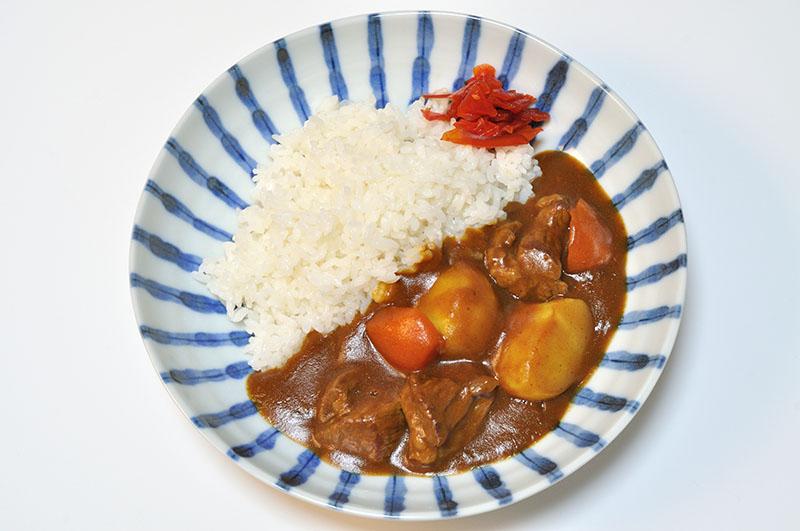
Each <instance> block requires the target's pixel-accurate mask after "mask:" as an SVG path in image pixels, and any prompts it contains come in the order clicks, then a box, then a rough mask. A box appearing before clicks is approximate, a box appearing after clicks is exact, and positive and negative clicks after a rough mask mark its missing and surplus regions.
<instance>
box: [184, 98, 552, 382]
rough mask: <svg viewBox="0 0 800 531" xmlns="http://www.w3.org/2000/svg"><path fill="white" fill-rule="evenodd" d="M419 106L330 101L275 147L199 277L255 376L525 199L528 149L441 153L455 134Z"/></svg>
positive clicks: (534, 172)
mask: <svg viewBox="0 0 800 531" xmlns="http://www.w3.org/2000/svg"><path fill="white" fill-rule="evenodd" d="M420 108H421V103H420V102H416V103H414V104H413V105H411V107H410V108H409V109H408V110H405V111H404V110H401V109H399V108H397V107H394V106H392V105H388V106H387V107H386V108H385V109H381V110H376V109H375V108H374V102H370V101H368V102H363V103H346V104H339V103H338V102H337V101H336V98H331V100H329V101H326V102H325V103H324V104H323V106H322V107H321V108H320V109H319V110H318V111H317V113H316V114H314V116H312V117H311V118H310V119H309V120H308V121H307V122H306V124H305V125H304V126H303V128H302V129H298V130H295V131H292V132H290V133H286V134H284V135H280V136H277V137H276V140H277V141H278V144H276V145H273V146H272V147H271V148H270V150H269V153H268V159H269V160H268V162H267V164H265V165H260V166H259V167H258V169H257V170H256V173H255V181H256V186H255V189H254V191H253V196H252V205H251V206H250V207H248V208H246V209H244V210H243V211H241V212H240V214H239V219H238V226H237V229H236V233H235V235H234V239H233V242H231V243H226V244H225V245H224V254H223V255H222V256H221V257H216V258H207V259H206V260H204V261H203V264H202V266H201V267H200V271H199V278H200V280H201V281H203V282H205V283H206V284H207V286H208V288H209V290H211V292H212V293H213V294H215V295H216V296H218V297H219V298H220V299H222V300H223V301H224V302H225V305H226V308H227V310H228V317H229V318H230V319H231V320H233V321H236V322H240V321H241V322H242V323H243V324H244V326H245V328H246V329H247V331H248V332H250V333H252V334H253V337H252V338H251V340H250V343H249V344H248V345H247V347H246V351H247V352H248V353H249V354H251V355H252V359H251V361H250V364H251V365H252V366H253V368H254V369H257V370H258V369H266V368H271V367H278V366H280V365H282V364H283V363H284V362H285V361H286V360H287V359H288V358H289V357H290V356H291V355H292V354H293V353H294V352H296V351H297V350H298V349H299V348H300V346H301V344H302V341H303V338H304V337H305V335H306V334H307V333H308V332H309V331H311V330H317V331H318V332H321V333H323V334H324V333H328V332H330V331H332V330H333V329H334V328H336V327H337V326H339V325H343V324H346V323H348V322H350V321H351V320H352V319H353V317H355V315H356V313H357V312H359V311H364V310H365V309H366V307H367V306H368V305H369V302H370V294H371V292H372V291H373V289H374V288H375V287H376V285H377V283H378V282H386V283H391V282H394V281H395V280H397V278H398V277H397V275H396V272H397V271H401V270H403V269H407V268H409V267H411V266H412V265H414V264H415V263H416V262H418V261H419V259H420V251H421V249H422V248H424V246H426V245H437V246H438V245H440V244H441V243H442V241H443V239H444V238H445V237H446V236H459V235H461V234H462V233H463V232H464V230H465V229H467V228H468V227H479V226H482V225H486V224H488V223H492V222H494V221H495V220H498V219H503V218H504V217H505V214H504V212H503V207H504V206H505V205H506V204H507V203H508V202H510V201H525V200H526V199H527V198H528V197H530V195H531V194H532V191H531V186H530V180H531V179H532V178H533V177H536V176H538V175H539V174H540V173H541V172H540V170H539V168H538V166H537V164H536V160H535V159H534V158H533V148H532V147H530V146H528V145H524V146H518V147H514V148H502V149H497V150H496V153H492V152H490V151H488V150H486V149H478V148H473V147H469V146H459V145H456V144H453V143H450V142H445V141H442V140H440V137H441V135H442V133H443V132H444V131H445V130H447V129H448V128H449V127H450V125H449V124H447V123H445V122H430V121H428V120H426V119H425V118H424V117H423V116H422V115H421V113H420Z"/></svg>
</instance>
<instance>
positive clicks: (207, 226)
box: [144, 179, 233, 242]
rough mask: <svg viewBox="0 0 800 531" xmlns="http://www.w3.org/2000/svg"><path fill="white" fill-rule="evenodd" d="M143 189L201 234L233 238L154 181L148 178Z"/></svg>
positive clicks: (222, 238)
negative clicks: (193, 211)
mask: <svg viewBox="0 0 800 531" xmlns="http://www.w3.org/2000/svg"><path fill="white" fill-rule="evenodd" d="M144 189H145V191H147V192H150V193H151V194H153V195H154V196H156V198H158V200H159V201H161V204H162V205H163V206H164V208H165V209H166V210H167V212H169V213H170V214H173V215H174V216H175V217H177V218H178V219H181V220H183V221H185V222H187V223H189V224H190V225H191V226H192V227H194V228H195V229H197V230H199V231H200V232H202V233H203V234H207V235H208V236H211V237H212V238H214V239H215V240H219V241H223V242H224V241H229V240H231V239H232V238H233V235H232V234H231V233H230V232H227V231H224V230H222V229H220V228H219V227H216V226H214V225H212V224H211V223H208V222H207V221H203V220H202V219H200V218H198V217H197V216H195V215H194V214H192V211H191V210H189V208H188V207H187V206H186V205H184V204H183V203H181V202H180V201H179V200H178V199H177V198H176V197H175V196H173V195H171V194H168V193H166V192H164V190H162V189H161V187H160V186H158V185H157V184H156V183H155V182H154V181H151V180H149V179H148V181H147V184H146V185H145V187H144Z"/></svg>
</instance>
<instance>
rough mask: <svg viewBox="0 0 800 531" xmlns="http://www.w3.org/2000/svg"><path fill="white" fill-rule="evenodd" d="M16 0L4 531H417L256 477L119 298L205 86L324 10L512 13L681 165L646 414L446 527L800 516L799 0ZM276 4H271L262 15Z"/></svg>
mask: <svg viewBox="0 0 800 531" xmlns="http://www.w3.org/2000/svg"><path fill="white" fill-rule="evenodd" d="M108 4H109V5H107V2H101V1H97V2H86V1H72V2H63V3H56V2H48V3H43V2H42V3H40V2H29V1H8V0H6V1H3V2H2V5H0V67H2V82H1V83H0V124H2V125H1V126H0V182H1V183H2V189H1V191H0V227H1V228H2V244H3V246H2V251H0V255H1V256H2V260H0V286H2V290H0V297H2V304H0V329H1V330H2V334H1V335H0V341H2V342H1V343H0V352H1V353H2V355H0V375H1V377H2V380H1V381H0V398H1V399H0V422H2V424H0V425H1V426H2V436H1V437H0V529H4V530H6V529H7V530H14V529H80V530H90V529H102V530H110V529H193V530H200V529H215V530H217V529H271V530H277V529H351V528H352V529H373V530H381V529H399V528H401V527H404V528H411V527H413V528H414V529H427V528H428V525H427V524H412V525H404V524H403V523H398V522H377V521H371V520H362V519H359V518H355V517H352V516H348V515H345V514H337V513H335V512H333V511H330V510H324V509H320V508H317V507H314V506H311V505H309V504H306V503H304V502H301V501H298V500H296V499H294V498H291V497H290V496H287V495H286V494H283V493H281V492H279V491H277V490H275V489H273V488H270V487H268V486H266V485H263V484H261V483H259V482H258V481H257V480H255V479H253V478H251V477H250V476H249V475H248V474H247V473H245V472H244V471H242V470H240V469H239V468H238V467H236V466H234V465H233V464H232V463H231V461H230V459H228V458H227V457H225V456H224V455H222V454H220V453H218V452H217V451H216V450H214V449H213V448H212V447H211V446H210V445H209V444H208V443H207V442H206V441H205V440H204V439H203V438H202V437H201V436H200V435H199V433H198V432H197V430H196V429H195V428H194V427H193V426H192V425H191V424H190V423H189V422H188V421H187V420H186V419H185V418H183V417H182V415H181V414H180V412H179V411H178V409H177V408H176V407H175V405H174V404H173V403H172V401H171V400H170V398H169V396H168V395H167V393H166V391H165V390H164V388H163V386H162V384H161V382H160V381H159V378H158V377H157V376H156V374H155V372H154V371H153V369H152V368H151V366H150V362H149V361H148V359H147V356H146V354H145V351H144V348H143V346H142V341H141V339H140V338H139V334H138V331H137V327H136V324H135V322H134V319H133V313H132V310H131V303H130V296H129V292H128V245H129V243H128V242H129V237H130V231H131V224H132V219H133V212H134V207H135V205H136V201H137V199H138V197H139V194H140V192H141V190H142V187H143V185H144V181H145V178H146V175H147V172H148V171H149V169H150V166H151V164H152V162H153V160H154V158H155V156H156V154H157V153H158V151H159V150H160V149H161V147H162V145H163V142H164V139H165V138H166V137H167V135H168V133H169V131H170V130H171V128H172V127H173V125H174V124H175V122H176V121H177V119H178V117H179V116H180V115H181V114H182V113H183V111H184V109H185V108H186V107H187V106H188V105H189V104H190V103H191V101H192V100H193V98H194V97H195V95H196V94H198V93H199V92H200V91H201V90H202V89H203V87H205V85H206V84H207V83H209V82H210V81H211V80H212V79H213V78H214V77H215V76H216V75H217V74H218V73H220V72H222V71H224V69H226V68H227V67H228V66H229V65H230V64H232V63H233V62H235V61H236V60H238V59H239V58H240V57H242V56H244V55H245V54H247V53H249V52H251V51H252V50H254V49H256V48H257V47H259V46H261V45H263V44H265V43H268V42H270V41H272V40H273V39H275V38H278V37H280V36H282V35H284V34H286V33H288V32H291V31H294V30H297V29H301V28H303V27H306V26H309V25H312V24H318V23H321V22H324V21H326V20H329V19H332V18H338V17H341V16H345V15H350V14H357V13H362V12H367V11H381V10H393V9H404V8H406V9H407V8H427V9H449V10H458V11H465V12H472V13H475V14H478V15H482V16H486V17H490V18H495V19H499V20H504V21H508V22H510V23H512V24H515V25H517V26H519V27H522V28H524V29H526V30H528V31H530V32H532V33H534V34H537V35H539V36H540V37H542V38H544V39H545V40H547V41H550V42H552V43H554V44H555V45H557V46H559V47H561V48H562V49H563V50H565V51H566V52H567V53H569V54H571V55H572V56H573V57H575V58H576V59H577V60H578V61H581V62H582V63H584V64H585V65H587V66H588V67H589V68H590V69H592V70H593V71H594V72H595V73H597V74H598V75H599V76H600V77H602V78H603V79H604V80H605V81H606V82H607V83H608V84H609V85H610V86H612V87H613V88H614V89H615V90H616V91H617V92H618V93H619V94H620V95H621V96H622V97H623V98H624V99H625V100H626V101H627V102H628V103H629V104H630V106H631V107H632V108H633V109H634V110H635V111H636V112H637V113H638V114H639V116H640V118H641V119H642V120H643V121H644V122H645V123H646V124H647V126H648V127H649V129H650V131H651V132H652V134H653V136H654V137H655V138H656V140H657V141H658V143H659V145H660V147H661V149H662V150H663V151H664V153H665V156H666V159H667V161H668V162H669V164H670V168H671V169H672V173H673V175H674V177H675V180H676V182H677V186H678V189H679V191H680V195H681V199H682V200H683V209H684V214H685V217H686V225H687V230H688V236H689V249H690V251H689V256H690V257H689V290H688V298H687V302H686V306H685V316H684V321H683V325H682V328H681V333H680V337H679V339H678V342H677V345H676V348H675V351H674V354H673V356H672V359H671V360H670V363H669V364H668V366H667V368H666V370H665V372H664V374H663V376H662V378H661V381H660V382H659V383H658V385H657V386H656V389H655V391H654V392H653V394H652V396H651V397H650V399H649V400H648V401H647V403H646V404H645V406H644V407H643V409H642V411H641V412H640V413H639V415H638V416H637V417H636V419H635V420H634V421H633V423H632V424H631V425H630V426H629V427H628V428H627V429H626V430H625V431H624V432H623V433H622V435H621V436H620V437H619V438H618V439H617V440H616V441H614V443H613V444H611V445H610V447H609V448H608V449H607V450H605V451H603V452H602V453H601V454H600V455H598V456H597V457H596V458H595V459H594V460H592V461H591V462H590V463H589V464H588V465H586V466H585V467H584V468H583V469H581V470H580V471H578V472H577V473H575V474H574V475H572V476H570V477H569V478H567V479H565V480H564V481H562V482H560V483H558V484H557V485H555V486H554V487H552V488H551V489H549V490H547V491H545V492H543V493H541V494H539V495H537V496H535V497H534V498H532V499H529V500H527V501H524V502H521V503H519V504H516V505H513V506H511V507H508V508H505V509H502V510H500V511H496V512H493V513H489V514H485V515H482V516H478V517H473V518H468V519H465V520H457V521H450V522H444V523H442V522H440V523H436V524H431V525H430V527H431V528H435V529H451V530H459V531H461V530H464V529H537V530H546V529H586V528H593V529H615V530H622V529H646V528H649V529H723V528H724V529H770V530H779V529H800V502H798V481H799V480H800V478H799V477H798V476H800V458H799V457H798V455H800V454H798V451H800V449H798V443H800V341H799V340H798V338H800V334H799V332H800V310H798V296H800V290H799V289H798V280H797V273H796V271H797V268H798V265H799V264H800V253H799V252H798V247H799V245H798V240H799V239H800V238H799V237H798V234H799V231H800V222H798V213H800V208H798V206H797V202H798V194H800V184H798V183H800V175H799V173H800V172H798V169H797V151H798V147H797V146H798V144H797V139H798V136H800V135H798V127H799V126H800V112H798V98H800V74H798V59H797V55H796V54H797V53H798V51H800V38H799V37H798V29H797V22H798V20H800V8H798V6H799V5H800V4H798V3H797V2H795V1H792V0H787V1H784V2H781V1H761V2H747V3H746V4H745V3H741V4H740V3H738V2H729V1H717V2H714V1H706V2H701V1H697V0H694V1H692V0H672V1H670V2H634V1H631V2H622V1H617V0H606V1H603V2H583V3H581V2H576V1H572V0H569V1H559V2H536V1H534V0H527V1H525V2H507V1H503V0H492V1H489V2H486V1H483V2H482V1H471V0H462V1H459V2H456V1H448V2H445V1H440V2H436V1H429V2H418V1H410V0H409V1H385V2H368V1H359V2H356V1H353V2H332V1H328V2H319V4H318V5H311V4H307V3H305V2H299V1H298V2H280V3H279V2H270V1H268V0H260V1H250V2H225V3H224V4H225V5H223V2H198V1H188V0H185V1H180V2H167V1H163V0H162V1H150V0H140V1H138V2H125V3H118V4H116V5H110V4H111V3H108ZM273 5H276V6H280V7H277V8H276V7H271V6H273Z"/></svg>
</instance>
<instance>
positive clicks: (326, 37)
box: [319, 24, 348, 101]
mask: <svg viewBox="0 0 800 531" xmlns="http://www.w3.org/2000/svg"><path fill="white" fill-rule="evenodd" d="M319 40H320V41H321V42H322V51H323V55H324V56H325V65H326V66H327V67H328V81H329V82H330V84H331V93H333V94H336V96H337V97H338V98H339V101H343V100H346V99H347V98H348V93H347V83H345V81H344V76H342V66H341V64H340V63H339V52H338V50H337V49H336V38H335V37H334V35H333V27H332V26H331V25H330V24H322V25H321V26H320V27H319Z"/></svg>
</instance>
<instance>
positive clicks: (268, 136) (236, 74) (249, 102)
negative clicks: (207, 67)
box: [228, 65, 279, 144]
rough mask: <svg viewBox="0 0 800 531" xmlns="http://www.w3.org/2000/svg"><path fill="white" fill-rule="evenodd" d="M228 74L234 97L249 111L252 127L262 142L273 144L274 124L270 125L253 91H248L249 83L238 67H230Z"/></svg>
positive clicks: (268, 118) (270, 122)
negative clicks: (234, 93) (233, 89)
mask: <svg viewBox="0 0 800 531" xmlns="http://www.w3.org/2000/svg"><path fill="white" fill-rule="evenodd" d="M228 74H230V76H231V77H232V78H233V80H234V82H235V85H236V95H237V96H239V100H240V101H241V102H242V103H243V104H244V106H245V107H247V110H248V111H250V117H251V118H252V119H253V125H255V126H256V129H258V132H259V133H261V136H262V137H264V140H266V141H267V142H269V143H270V144H274V143H275V139H274V138H272V135H277V134H279V132H278V129H277V128H276V127H275V124H273V123H272V120H271V119H270V117H269V115H268V114H267V113H266V111H264V109H262V108H261V105H259V104H258V100H257V99H256V96H255V94H253V91H252V90H251V89H250V82H249V81H248V80H247V78H246V77H244V74H242V70H241V68H239V65H233V66H232V67H230V68H229V69H228Z"/></svg>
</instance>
